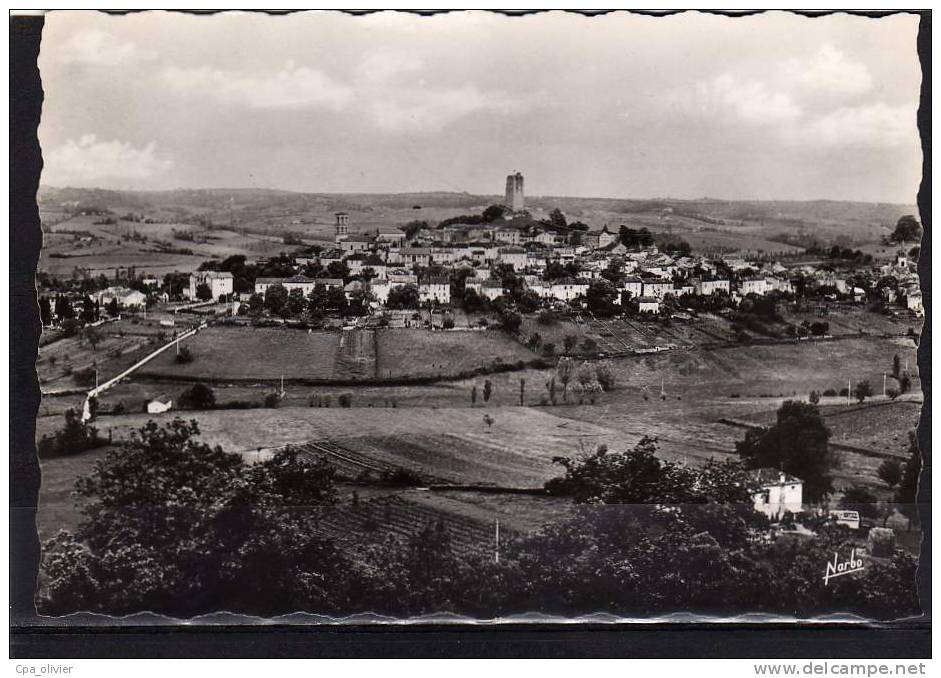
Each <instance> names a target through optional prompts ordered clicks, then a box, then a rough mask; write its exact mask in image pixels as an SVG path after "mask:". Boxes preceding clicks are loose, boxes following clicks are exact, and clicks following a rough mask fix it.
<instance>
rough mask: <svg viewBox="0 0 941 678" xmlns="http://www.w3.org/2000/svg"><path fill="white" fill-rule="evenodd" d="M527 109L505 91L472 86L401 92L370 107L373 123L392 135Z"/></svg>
mask: <svg viewBox="0 0 941 678" xmlns="http://www.w3.org/2000/svg"><path fill="white" fill-rule="evenodd" d="M525 109H526V106H525V105H524V103H523V101H522V100H520V99H516V98H513V97H511V96H509V95H507V94H506V93H503V92H482V91H481V90H479V89H478V88H477V87H475V86H473V85H464V86H462V87H457V88H449V89H439V90H427V91H426V90H424V89H417V90H414V91H411V92H409V91H404V90H400V91H398V92H395V93H392V92H390V93H388V94H387V95H386V96H384V97H380V98H375V99H372V100H371V102H370V103H369V105H368V106H367V111H368V116H369V118H370V119H371V120H372V122H373V124H375V125H376V126H377V127H379V128H381V129H383V130H385V131H389V132H411V131H419V130H439V129H441V128H443V127H445V126H447V125H449V124H451V123H453V122H455V121H457V120H459V119H461V118H464V117H467V116H469V115H474V114H479V113H497V114H503V115H513V114H517V113H520V112H522V111H524V110H525Z"/></svg>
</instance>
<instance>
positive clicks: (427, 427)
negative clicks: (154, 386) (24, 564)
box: [107, 407, 634, 487]
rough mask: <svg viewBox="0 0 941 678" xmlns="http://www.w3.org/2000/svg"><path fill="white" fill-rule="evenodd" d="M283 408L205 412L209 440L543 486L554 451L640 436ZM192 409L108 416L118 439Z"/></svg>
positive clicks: (553, 423)
mask: <svg viewBox="0 0 941 678" xmlns="http://www.w3.org/2000/svg"><path fill="white" fill-rule="evenodd" d="M484 413H485V410H484V409H483V408H473V409H472V408H453V409H452V408H448V409H436V408H419V407H415V408H409V409H408V410H404V409H386V408H358V409H340V408H330V409H319V408H279V409H275V410H270V409H263V410H229V411H219V410H216V411H207V412H201V413H199V415H198V416H199V427H200V430H201V432H202V439H203V440H205V441H206V442H208V443H210V444H214V445H215V444H218V445H221V446H222V447H223V449H225V450H227V451H231V452H236V451H239V452H247V451H253V450H257V449H258V448H275V447H280V446H283V445H287V444H294V445H300V444H304V443H308V442H317V441H330V442H334V443H337V444H338V445H341V446H342V447H343V448H346V449H348V450H352V451H353V452H356V453H358V454H361V455H363V456H364V457H366V458H367V459H370V460H373V463H376V464H377V465H383V466H386V465H393V466H402V467H404V468H407V469H409V470H412V471H415V472H416V473H420V474H423V475H425V476H429V477H434V478H441V479H443V480H446V481H449V482H453V483H459V484H471V483H480V484H489V485H500V486H508V487H541V486H542V484H543V483H544V482H545V481H546V480H548V479H550V478H552V477H555V476H557V475H559V473H560V471H561V467H559V466H557V465H555V464H553V463H552V458H553V457H555V456H571V455H574V454H577V453H578V451H579V448H580V447H584V448H585V449H586V450H588V449H591V448H592V447H593V446H594V445H597V444H600V443H604V444H607V445H609V446H611V447H612V448H619V449H620V448H623V446H624V445H627V444H631V443H632V442H633V441H634V436H630V435H625V434H622V433H620V432H618V431H615V430H612V429H609V428H606V427H604V426H600V425H595V424H587V423H581V422H576V421H573V420H570V419H563V418H561V417H557V416H555V415H553V414H551V413H549V412H546V411H543V410H541V409H537V408H502V409H499V410H490V414H491V415H492V416H493V418H494V419H495V423H494V424H493V428H492V430H491V429H488V427H487V425H486V424H485V423H484V421H483V415H484ZM174 416H183V417H184V418H186V413H173V412H170V413H166V414H162V415H144V414H134V415H122V416H115V417H109V418H108V419H107V423H108V426H109V427H110V428H111V429H112V430H113V432H114V435H115V437H116V438H117V437H123V436H125V435H127V434H128V433H129V432H130V430H132V429H136V428H139V427H140V426H142V425H143V424H144V423H146V421H147V420H149V419H154V420H156V421H158V422H165V421H169V420H170V419H172V418H173V417H174Z"/></svg>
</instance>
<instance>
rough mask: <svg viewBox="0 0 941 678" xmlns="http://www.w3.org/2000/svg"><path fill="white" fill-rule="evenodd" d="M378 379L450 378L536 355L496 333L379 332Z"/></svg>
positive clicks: (377, 335)
mask: <svg viewBox="0 0 941 678" xmlns="http://www.w3.org/2000/svg"><path fill="white" fill-rule="evenodd" d="M376 352H377V355H378V359H377V369H378V372H377V373H378V375H379V376H381V377H382V378H383V379H388V378H393V379H394V378H401V377H408V376H415V377H426V376H438V375H440V376H447V375H449V374H459V373H461V372H466V371H469V370H472V369H475V368H478V367H486V366H490V365H493V364H496V363H497V362H503V363H505V364H512V363H516V362H517V361H519V360H523V361H530V360H533V359H534V358H536V357H537V356H536V354H534V353H533V352H532V351H530V350H529V349H527V348H526V347H525V346H522V345H520V344H519V343H518V342H517V341H515V340H513V339H512V338H510V337H508V336H506V335H505V334H503V333H502V332H499V331H497V330H485V331H473V332H470V331H468V332H461V331H449V332H435V333H432V332H428V331H427V330H419V329H396V330H379V331H378V332H377V334H376Z"/></svg>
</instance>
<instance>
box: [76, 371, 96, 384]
mask: <svg viewBox="0 0 941 678" xmlns="http://www.w3.org/2000/svg"><path fill="white" fill-rule="evenodd" d="M72 379H74V380H75V383H76V384H78V385H79V386H93V385H94V383H95V368H94V367H86V368H84V369H81V370H76V371H74V372H72Z"/></svg>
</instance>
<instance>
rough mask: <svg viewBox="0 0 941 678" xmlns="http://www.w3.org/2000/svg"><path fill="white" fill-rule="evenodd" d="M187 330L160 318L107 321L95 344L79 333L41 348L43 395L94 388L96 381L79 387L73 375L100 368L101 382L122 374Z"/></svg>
mask: <svg viewBox="0 0 941 678" xmlns="http://www.w3.org/2000/svg"><path fill="white" fill-rule="evenodd" d="M175 329H177V330H185V329H186V326H185V325H184V324H183V323H180V324H179V327H177V328H170V327H161V326H160V325H159V322H158V319H157V318H156V317H151V318H149V319H147V320H143V319H140V318H133V317H132V318H123V319H121V320H119V321H115V322H106V323H103V324H102V325H99V326H98V327H96V328H94V331H95V334H96V335H97V336H98V337H99V340H98V342H97V343H96V344H95V345H93V344H92V343H91V342H90V341H88V339H87V338H86V337H85V336H84V335H83V334H82V333H79V334H77V335H75V336H73V337H64V338H60V339H58V340H56V341H53V342H50V343H47V344H45V345H43V346H42V347H40V349H39V357H38V359H37V361H36V369H37V371H38V373H39V383H40V386H41V388H42V390H43V392H46V393H48V392H55V391H61V390H71V389H76V388H84V389H85V390H87V389H89V388H91V387H93V386H94V385H95V384H94V379H93V378H92V379H91V381H90V382H89V383H83V384H79V383H78V382H77V381H76V380H75V378H74V377H73V376H72V375H73V374H74V373H76V372H80V371H82V370H88V369H91V368H97V369H98V371H99V375H98V376H99V381H100V382H104V381H106V380H107V379H108V378H110V377H113V376H115V375H117V374H119V373H120V372H121V371H123V370H124V369H126V368H128V367H130V366H131V365H133V364H134V363H135V362H136V361H137V360H139V359H140V358H142V357H143V356H144V355H146V354H147V353H149V352H150V351H153V350H154V349H156V348H158V347H159V346H160V345H162V344H163V343H165V342H166V341H169V340H170V339H172V338H173V332H174V330H175Z"/></svg>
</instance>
